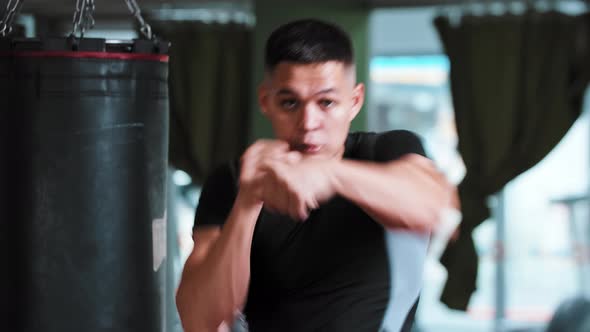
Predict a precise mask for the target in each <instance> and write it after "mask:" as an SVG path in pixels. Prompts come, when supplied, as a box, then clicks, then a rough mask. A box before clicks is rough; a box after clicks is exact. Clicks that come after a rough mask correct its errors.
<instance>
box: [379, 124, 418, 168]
mask: <svg viewBox="0 0 590 332" xmlns="http://www.w3.org/2000/svg"><path fill="white" fill-rule="evenodd" d="M409 153H416V154H419V155H421V156H424V157H426V153H425V152H424V147H423V146H422V141H421V140H420V138H419V137H418V135H416V134H414V133H413V132H411V131H408V130H392V131H387V132H384V133H381V134H378V137H377V139H376V142H375V161H378V162H386V161H390V160H395V159H398V158H400V157H402V156H404V155H406V154H409Z"/></svg>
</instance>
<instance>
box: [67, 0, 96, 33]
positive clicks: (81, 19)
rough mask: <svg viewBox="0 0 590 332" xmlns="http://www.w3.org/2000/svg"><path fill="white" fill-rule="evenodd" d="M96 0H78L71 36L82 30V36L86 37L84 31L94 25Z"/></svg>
mask: <svg viewBox="0 0 590 332" xmlns="http://www.w3.org/2000/svg"><path fill="white" fill-rule="evenodd" d="M95 9H96V6H95V5H94V0H76V11H75V12H74V18H73V20H72V24H73V26H72V33H71V34H70V36H75V35H76V34H77V33H78V30H80V38H82V37H84V33H85V32H86V31H88V30H90V29H92V28H93V27H94V23H95V21H94V17H93V16H92V15H93V14H94V10H95Z"/></svg>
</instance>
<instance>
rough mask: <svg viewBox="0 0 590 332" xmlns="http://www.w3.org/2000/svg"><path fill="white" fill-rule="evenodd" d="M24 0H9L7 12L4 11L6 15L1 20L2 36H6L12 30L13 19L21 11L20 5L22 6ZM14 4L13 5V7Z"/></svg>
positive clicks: (0, 31)
mask: <svg viewBox="0 0 590 332" xmlns="http://www.w3.org/2000/svg"><path fill="white" fill-rule="evenodd" d="M23 2H24V0H23V1H20V0H15V1H14V2H13V1H12V0H8V4H7V5H6V13H4V17H3V18H2V20H0V37H4V36H6V35H7V34H9V33H10V32H12V21H14V18H15V17H16V15H17V14H18V12H19V11H20V7H21V6H22V4H23ZM11 5H12V7H11Z"/></svg>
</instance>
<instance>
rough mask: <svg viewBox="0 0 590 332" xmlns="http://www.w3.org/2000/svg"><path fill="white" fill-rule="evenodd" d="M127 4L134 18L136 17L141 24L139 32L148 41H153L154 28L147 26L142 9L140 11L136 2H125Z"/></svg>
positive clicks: (126, 0)
mask: <svg viewBox="0 0 590 332" xmlns="http://www.w3.org/2000/svg"><path fill="white" fill-rule="evenodd" d="M125 3H127V7H128V8H129V10H130V11H131V14H132V15H133V16H135V18H136V19H137V21H138V22H139V26H140V28H139V31H140V32H141V33H142V34H143V35H144V36H145V37H146V38H147V39H150V40H151V39H153V38H154V37H155V36H154V35H153V34H152V27H150V25H149V24H147V22H146V21H145V20H144V19H143V17H142V16H141V9H139V6H138V5H137V2H136V1H135V0H125Z"/></svg>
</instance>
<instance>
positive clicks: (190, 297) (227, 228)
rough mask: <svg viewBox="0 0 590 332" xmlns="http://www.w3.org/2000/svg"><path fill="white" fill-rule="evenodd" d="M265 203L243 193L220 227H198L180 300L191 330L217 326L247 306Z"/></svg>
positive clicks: (184, 322) (184, 320) (185, 324)
mask: <svg viewBox="0 0 590 332" xmlns="http://www.w3.org/2000/svg"><path fill="white" fill-rule="evenodd" d="M261 207H262V204H261V203H257V202H254V201H252V200H251V199H249V198H248V197H244V195H240V194H238V197H237V198H236V201H235V204H234V206H233V208H232V210H231V212H230V214H229V216H228V219H227V221H226V223H225V225H224V227H223V230H221V229H220V228H219V227H207V228H203V229H202V230H197V231H196V232H195V235H194V238H195V247H194V249H193V252H192V253H191V255H190V256H189V258H188V259H187V261H186V264H185V267H184V271H183V274H182V279H181V282H180V286H179V289H178V293H177V295H176V304H177V307H178V311H179V314H180V318H181V321H182V325H183V328H184V330H185V331H186V332H202V331H204V332H207V331H217V328H218V326H219V325H220V324H221V323H222V322H224V321H226V322H233V316H234V313H235V312H236V311H237V310H240V309H242V307H243V305H244V303H245V300H246V296H247V292H248V284H249V281H250V248H251V244H252V235H253V232H254V226H255V224H256V219H257V218H258V215H259V214H260V209H261Z"/></svg>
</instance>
